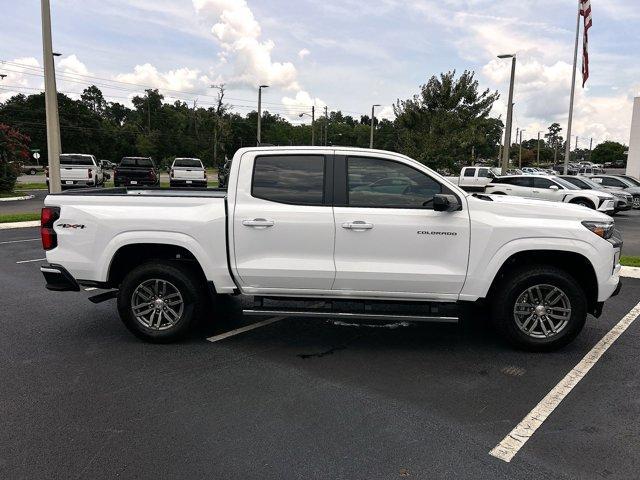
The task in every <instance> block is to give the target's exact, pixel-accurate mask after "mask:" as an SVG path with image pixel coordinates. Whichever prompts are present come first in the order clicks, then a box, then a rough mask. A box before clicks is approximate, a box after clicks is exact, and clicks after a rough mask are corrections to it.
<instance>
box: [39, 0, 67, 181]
mask: <svg viewBox="0 0 640 480" xmlns="http://www.w3.org/2000/svg"><path fill="white" fill-rule="evenodd" d="M40 9H41V12H42V13H41V14H42V56H43V63H44V98H45V110H46V116H47V155H48V157H49V191H50V192H51V193H59V192H60V191H62V188H61V185H60V151H61V148H62V147H61V142H60V119H59V117H58V92H57V89H56V69H55V64H54V62H53V55H54V54H53V47H52V41H51V11H50V6H49V0H41V2H40Z"/></svg>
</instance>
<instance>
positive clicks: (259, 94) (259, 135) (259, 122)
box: [257, 85, 269, 147]
mask: <svg viewBox="0 0 640 480" xmlns="http://www.w3.org/2000/svg"><path fill="white" fill-rule="evenodd" d="M263 88H269V85H260V86H259V87H258V135H257V140H258V143H257V145H258V147H259V146H260V143H261V142H262V139H261V131H260V130H261V127H262V89H263Z"/></svg>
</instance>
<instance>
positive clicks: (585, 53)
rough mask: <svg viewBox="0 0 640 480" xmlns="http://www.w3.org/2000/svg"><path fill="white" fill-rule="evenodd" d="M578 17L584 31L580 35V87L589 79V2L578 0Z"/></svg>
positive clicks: (589, 0) (587, 0)
mask: <svg viewBox="0 0 640 480" xmlns="http://www.w3.org/2000/svg"><path fill="white" fill-rule="evenodd" d="M580 15H582V16H583V17H584V30H583V35H582V87H583V88H584V84H585V83H587V78H589V49H588V46H589V35H588V31H589V28H591V0H580Z"/></svg>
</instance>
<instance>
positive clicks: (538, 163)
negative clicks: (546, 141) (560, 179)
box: [536, 132, 555, 166]
mask: <svg viewBox="0 0 640 480" xmlns="http://www.w3.org/2000/svg"><path fill="white" fill-rule="evenodd" d="M541 133H542V132H538V152H537V153H536V166H538V165H540V134H541ZM554 166H555V165H554Z"/></svg>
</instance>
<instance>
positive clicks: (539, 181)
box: [533, 177, 558, 188]
mask: <svg viewBox="0 0 640 480" xmlns="http://www.w3.org/2000/svg"><path fill="white" fill-rule="evenodd" d="M552 185H556V184H555V183H553V182H552V181H551V180H549V179H548V178H540V177H534V179H533V188H551V186H552ZM557 186H558V185H556V187H557Z"/></svg>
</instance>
